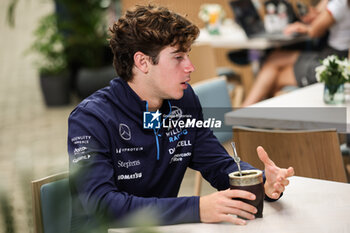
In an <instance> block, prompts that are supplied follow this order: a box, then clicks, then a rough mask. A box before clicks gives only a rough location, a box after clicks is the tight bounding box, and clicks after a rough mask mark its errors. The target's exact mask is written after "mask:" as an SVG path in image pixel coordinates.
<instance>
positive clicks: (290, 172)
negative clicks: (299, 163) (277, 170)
mask: <svg viewBox="0 0 350 233" xmlns="http://www.w3.org/2000/svg"><path fill="white" fill-rule="evenodd" d="M287 175H288V176H294V168H292V167H289V168H288V169H287Z"/></svg>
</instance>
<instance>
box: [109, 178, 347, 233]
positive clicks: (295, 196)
mask: <svg viewBox="0 0 350 233" xmlns="http://www.w3.org/2000/svg"><path fill="white" fill-rule="evenodd" d="M263 214H264V217H263V218H259V219H255V220H251V221H248V224H247V225H245V226H238V225H233V224H229V223H218V224H204V223H193V224H179V225H171V226H161V227H156V228H155V230H156V231H155V232H167V233H179V232H186V233H197V232H198V233H209V232H210V233H216V232H234V233H239V232H247V233H248V232H249V233H253V232H259V233H265V232H266V233H275V232H276V233H281V232H283V233H298V232H300V233H301V232H303V233H305V232H317V233H322V232H327V233H329V232H332V233H349V232H350V218H349V215H350V184H346V183H338V182H332V181H324V180H317V179H311V178H304V177H297V176H294V177H291V178H290V185H289V186H288V187H287V189H286V191H285V192H284V195H283V197H282V198H281V199H280V200H278V201H277V202H272V203H271V202H266V201H265V203H264V212H263ZM127 232H137V231H135V229H134V228H125V229H109V231H108V233H127Z"/></svg>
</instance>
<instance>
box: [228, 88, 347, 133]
mask: <svg viewBox="0 0 350 233" xmlns="http://www.w3.org/2000/svg"><path fill="white" fill-rule="evenodd" d="M323 89H324V84H323V83H316V84H313V85H310V86H307V87H304V88H300V89H297V90H295V91H292V92H290V93H287V94H284V95H281V96H277V97H274V98H270V99H267V100H264V101H262V102H259V103H257V104H254V105H251V106H249V107H247V108H241V109H237V110H234V111H232V112H229V113H227V114H226V115H225V124H227V125H233V126H250V127H258V128H280V129H325V128H336V129H337V130H338V132H350V126H349V123H350V100H349V99H346V101H345V103H344V104H341V105H338V106H333V105H327V104H325V103H324V102H323ZM347 96H349V95H347Z"/></svg>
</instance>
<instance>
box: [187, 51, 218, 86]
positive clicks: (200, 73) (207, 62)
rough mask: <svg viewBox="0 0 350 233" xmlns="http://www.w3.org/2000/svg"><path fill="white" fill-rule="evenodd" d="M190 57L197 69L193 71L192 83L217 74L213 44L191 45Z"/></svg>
mask: <svg viewBox="0 0 350 233" xmlns="http://www.w3.org/2000/svg"><path fill="white" fill-rule="evenodd" d="M190 59H191V62H192V64H193V65H194V67H195V71H194V72H193V73H191V81H190V84H194V83H196V82H199V81H202V80H205V79H210V78H212V77H215V76H216V75H217V74H216V59H215V52H214V49H213V47H212V46H211V45H208V44H194V45H193V46H192V47H191V52H190Z"/></svg>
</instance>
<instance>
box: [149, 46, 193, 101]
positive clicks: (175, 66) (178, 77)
mask: <svg viewBox="0 0 350 233" xmlns="http://www.w3.org/2000/svg"><path fill="white" fill-rule="evenodd" d="M176 51H177V48H176V47H170V46H168V47H165V48H164V49H163V50H162V51H161V52H160V53H159V59H158V60H159V62H158V64H156V65H153V64H152V65H151V67H150V70H149V72H150V73H149V74H150V77H151V79H152V86H153V87H154V88H153V91H154V93H153V94H154V95H156V96H157V97H159V98H161V99H180V98H181V97H182V96H183V93H184V90H185V89H186V88H187V82H189V81H190V74H191V73H192V72H193V71H194V66H193V65H192V63H191V61H190V59H189V56H188V52H176Z"/></svg>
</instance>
